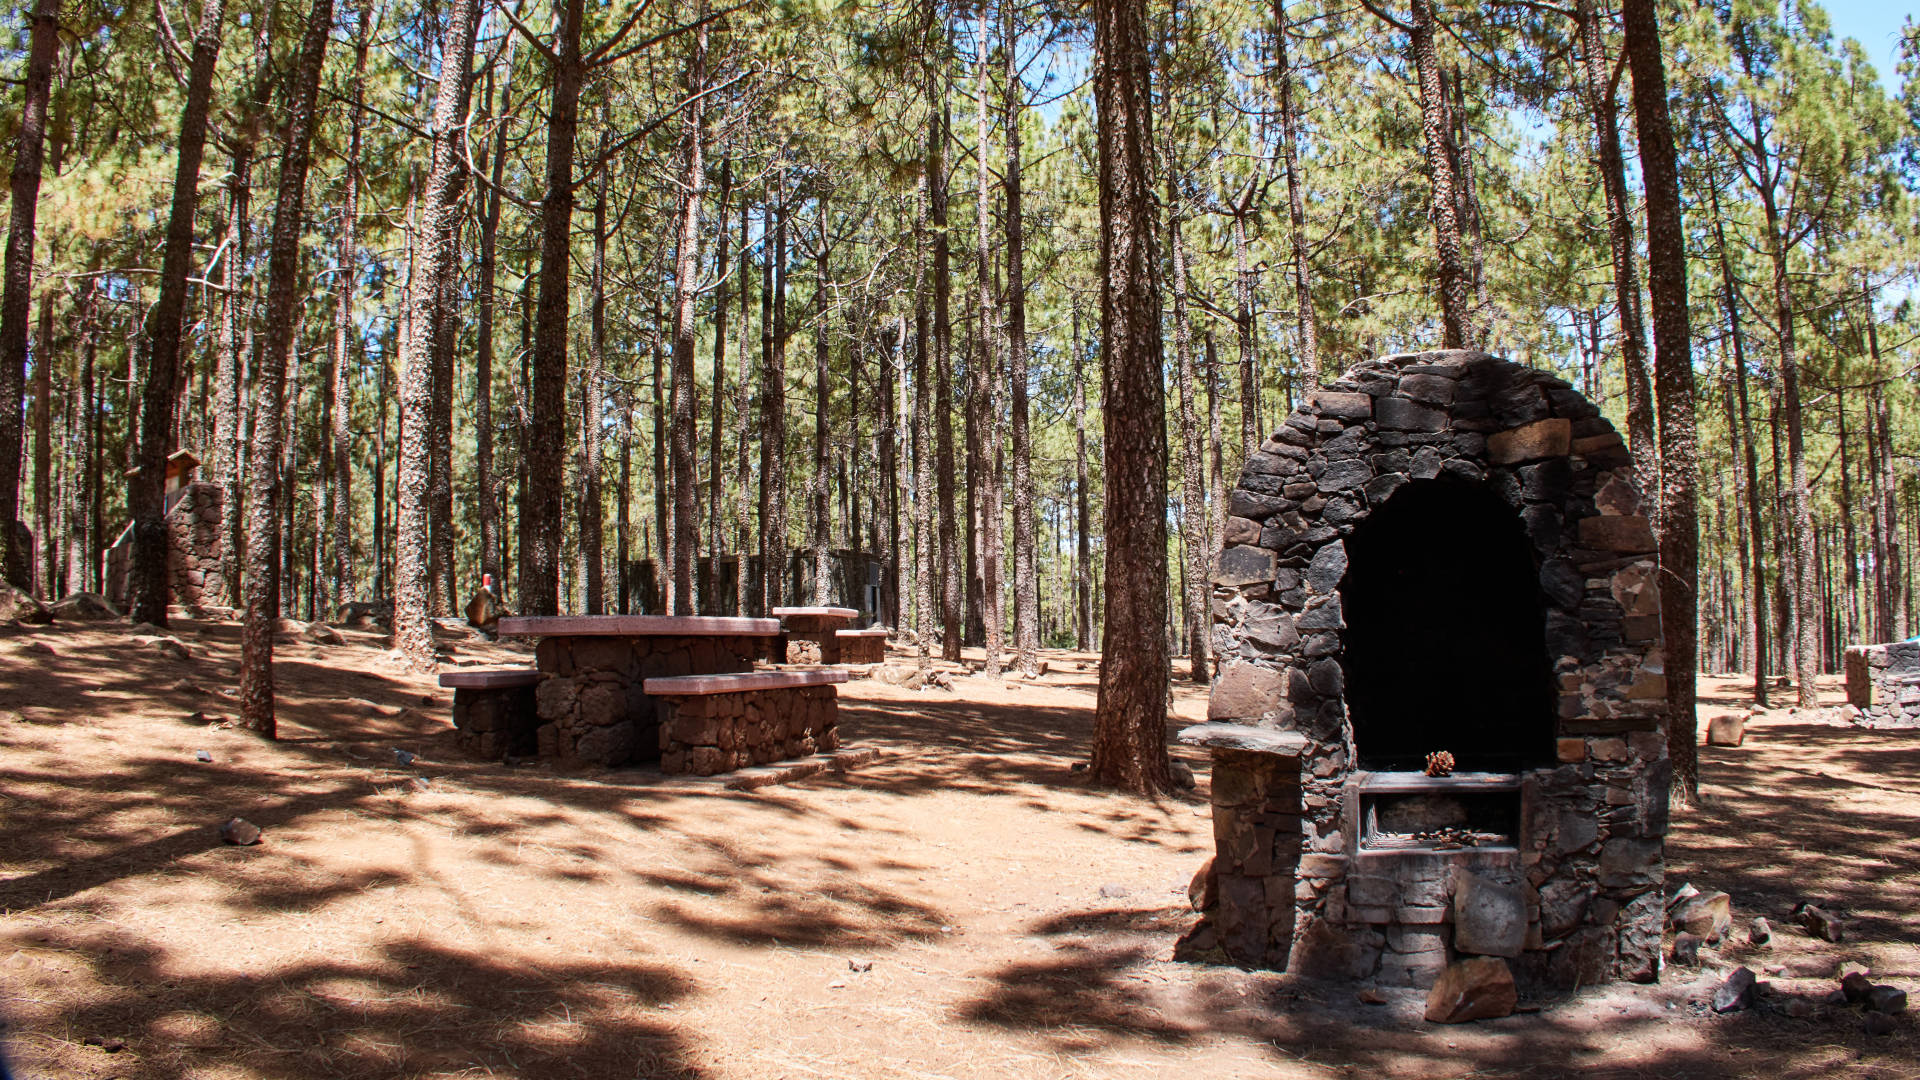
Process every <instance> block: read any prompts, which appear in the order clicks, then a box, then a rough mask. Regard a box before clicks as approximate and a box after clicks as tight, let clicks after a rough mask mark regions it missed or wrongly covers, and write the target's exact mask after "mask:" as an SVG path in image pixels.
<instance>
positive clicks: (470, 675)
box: [440, 668, 540, 690]
mask: <svg viewBox="0 0 1920 1080" xmlns="http://www.w3.org/2000/svg"><path fill="white" fill-rule="evenodd" d="M539 681H540V673H539V672H538V671H535V670H534V669H532V668H494V669H492V670H488V671H446V672H442V673H441V674H440V685H441V686H444V687H446V688H448V689H450V690H508V689H512V688H513V687H516V686H532V685H533V684H535V683H537V682H539Z"/></svg>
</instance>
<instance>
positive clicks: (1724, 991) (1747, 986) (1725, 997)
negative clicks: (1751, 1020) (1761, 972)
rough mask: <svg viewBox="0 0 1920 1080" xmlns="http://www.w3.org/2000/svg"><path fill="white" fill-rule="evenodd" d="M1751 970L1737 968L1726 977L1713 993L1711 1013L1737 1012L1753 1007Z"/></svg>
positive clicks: (1753, 980)
mask: <svg viewBox="0 0 1920 1080" xmlns="http://www.w3.org/2000/svg"><path fill="white" fill-rule="evenodd" d="M1757 981H1758V980H1757V979H1756V978H1755V977H1754V974H1753V969H1752V968H1748V967H1737V968H1734V969H1733V974H1731V975H1728V976H1727V979H1726V981H1725V982H1723V983H1721V984H1720V988H1719V989H1717V990H1715V991H1714V992H1713V1011H1714V1012H1717V1013H1725V1012H1739V1011H1741V1010H1742V1009H1748V1008H1751V1007H1752V1006H1753V996H1754V984H1755V983H1756V982H1757Z"/></svg>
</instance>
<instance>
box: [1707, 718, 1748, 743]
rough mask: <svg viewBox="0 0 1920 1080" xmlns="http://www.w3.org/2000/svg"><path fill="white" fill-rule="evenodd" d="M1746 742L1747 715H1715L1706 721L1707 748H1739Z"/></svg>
mask: <svg viewBox="0 0 1920 1080" xmlns="http://www.w3.org/2000/svg"><path fill="white" fill-rule="evenodd" d="M1746 741H1747V714H1746V713H1737V712H1723V713H1715V714H1714V715H1713V717H1712V718H1711V719H1709V720H1708V721H1707V745H1708V746H1739V745H1740V744H1742V743H1744V742H1746Z"/></svg>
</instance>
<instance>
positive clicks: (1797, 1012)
mask: <svg viewBox="0 0 1920 1080" xmlns="http://www.w3.org/2000/svg"><path fill="white" fill-rule="evenodd" d="M1813 1008H1814V1006H1813V1002H1811V1001H1808V1000H1807V999H1806V998H1788V999H1787V1000H1786V1001H1785V1002H1784V1003H1782V1004H1781V1006H1780V1011H1781V1012H1783V1013H1786V1014H1787V1015H1788V1016H1789V1017H1792V1018H1793V1019H1795V1020H1805V1019H1806V1018H1807V1017H1809V1016H1812V1015H1813Z"/></svg>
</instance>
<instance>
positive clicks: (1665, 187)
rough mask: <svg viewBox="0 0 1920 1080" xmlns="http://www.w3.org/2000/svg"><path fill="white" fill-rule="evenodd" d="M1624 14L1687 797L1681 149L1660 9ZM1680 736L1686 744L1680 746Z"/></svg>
mask: <svg viewBox="0 0 1920 1080" xmlns="http://www.w3.org/2000/svg"><path fill="white" fill-rule="evenodd" d="M1622 15H1623V16H1624V19H1625V27H1626V48H1627V64H1628V67H1629V68H1630V69H1631V70H1632V72H1633V112H1634V120H1635V128H1636V131H1637V133H1638V134H1639V136H1640V171H1641V175H1642V177H1644V180H1645V183H1646V190H1647V268H1648V269H1647V273H1648V279H1649V282H1648V283H1649V285H1650V286H1651V290H1650V292H1651V295H1652V298H1653V343H1654V365H1655V372H1656V377H1657V378H1658V380H1659V384H1660V392H1659V420H1660V492H1659V506H1660V534H1659V535H1660V612H1661V626H1662V629H1663V631H1664V636H1665V642H1666V644H1665V654H1666V671H1667V707H1668V711H1669V714H1670V715H1669V717H1668V720H1667V751H1668V753H1669V754H1670V755H1671V756H1672V758H1673V761H1674V783H1675V786H1676V788H1677V789H1678V793H1679V794H1680V796H1681V798H1682V799H1683V800H1684V801H1686V802H1688V803H1692V802H1694V801H1697V800H1698V798H1699V793H1700V776H1699V768H1698V765H1697V764H1696V762H1695V743H1696V742H1697V739H1696V735H1697V732H1698V724H1697V720H1696V718H1695V711H1694V679H1695V672H1697V671H1698V670H1699V663H1698V659H1699V641H1698V638H1697V636H1696V635H1697V632H1698V627H1699V620H1698V614H1699V595H1698V591H1697V583H1698V576H1699V573H1698V564H1699V557H1700V532H1699V507H1698V505H1697V503H1696V499H1697V491H1698V487H1699V451H1698V445H1697V441H1696V440H1697V432H1696V428H1695V418H1694V386H1693V349H1692V341H1691V328H1690V326H1689V324H1688V322H1687V246H1686V232H1685V230H1684V229H1683V228H1682V225H1681V219H1680V168H1679V156H1678V154H1677V153H1676V152H1675V149H1674V144H1673V124H1672V121H1671V120H1670V119H1669V117H1668V113H1667V75H1666V67H1665V64H1664V62H1663V61H1662V60H1661V56H1660V20H1659V15H1658V13H1657V12H1656V11H1655V8H1654V0H1625V2H1624V4H1623V6H1622ZM1643 482H1644V481H1643ZM1803 700H1810V699H1805V698H1803ZM1683 742H1684V744H1685V745H1684V746H1681V745H1678V744H1680V743H1683Z"/></svg>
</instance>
